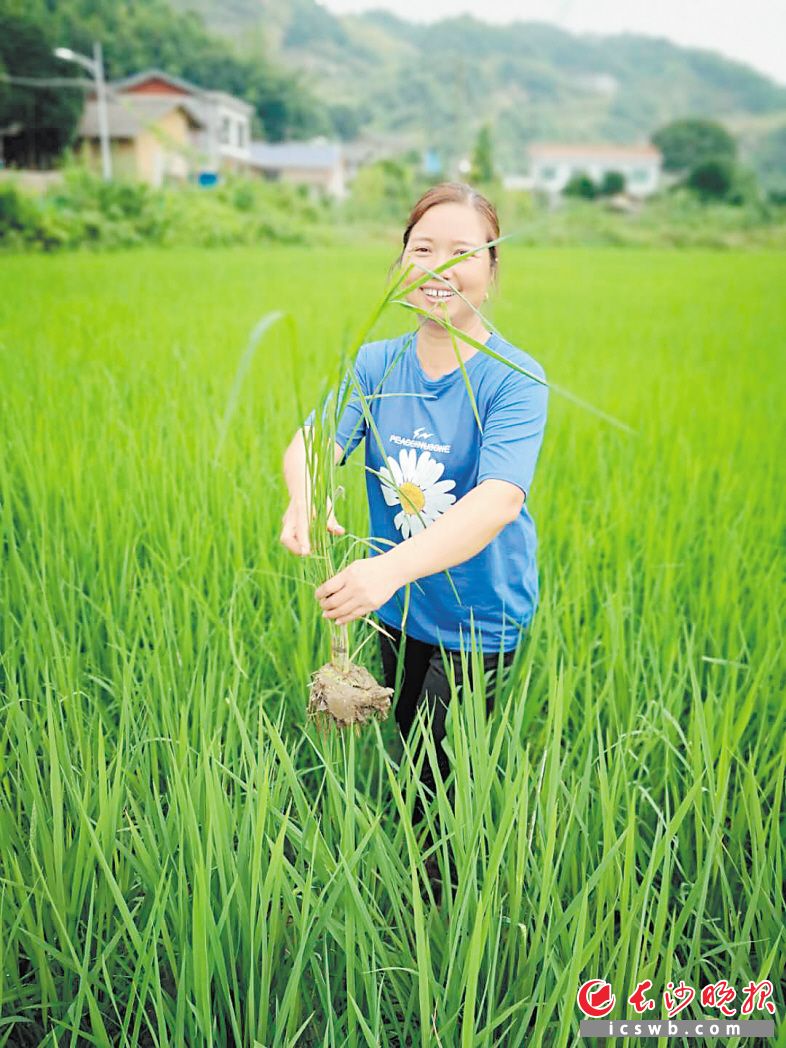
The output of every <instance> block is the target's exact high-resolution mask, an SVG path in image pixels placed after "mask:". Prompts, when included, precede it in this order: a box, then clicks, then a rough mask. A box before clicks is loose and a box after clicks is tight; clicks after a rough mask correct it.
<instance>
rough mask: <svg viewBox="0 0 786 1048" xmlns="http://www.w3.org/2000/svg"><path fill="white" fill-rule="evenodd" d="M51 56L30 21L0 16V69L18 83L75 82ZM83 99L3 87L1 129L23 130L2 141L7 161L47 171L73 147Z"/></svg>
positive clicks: (72, 92)
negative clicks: (65, 149) (27, 80)
mask: <svg viewBox="0 0 786 1048" xmlns="http://www.w3.org/2000/svg"><path fill="white" fill-rule="evenodd" d="M63 65H64V63H63V62H60V61H58V59H56V58H55V57H54V55H53V54H52V44H51V41H50V40H49V39H48V38H47V35H46V33H45V32H44V30H43V29H42V28H41V27H40V26H39V25H37V24H36V23H35V22H33V21H32V20H31V19H30V18H29V17H28V16H27V15H22V14H12V13H10V12H7V11H0V69H2V70H3V71H5V72H7V73H9V74H11V75H12V76H18V77H31V78H36V79H45V78H49V77H63V76H65V77H74V78H76V76H77V75H78V74H75V73H73V72H72V71H71V70H68V69H65V70H64V69H63ZM72 68H73V67H72ZM83 102H84V95H83V92H82V90H81V89H80V88H78V87H76V86H74V87H72V88H68V87H65V88H64V87H57V86H51V87H47V86H44V85H41V86H38V85H37V86H35V87H34V86H31V85H27V84H13V83H8V82H3V81H0V128H2V127H8V126H9V125H12V124H19V125H21V130H20V132H19V134H18V135H13V136H9V137H8V138H6V139H5V141H4V154H5V161H6V163H9V164H11V165H18V166H22V167H46V166H48V165H49V164H50V163H51V162H52V160H53V159H54V158H55V157H56V156H57V155H58V154H59V153H60V151H61V150H62V149H63V147H64V146H65V145H66V144H67V143H68V142H69V141H70V139H71V137H72V135H73V132H74V129H75V127H76V124H77V121H78V120H79V114H80V113H81V111H82V105H83Z"/></svg>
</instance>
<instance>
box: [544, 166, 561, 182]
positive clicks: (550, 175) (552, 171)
mask: <svg viewBox="0 0 786 1048" xmlns="http://www.w3.org/2000/svg"><path fill="white" fill-rule="evenodd" d="M540 177H541V178H542V179H543V181H544V182H551V181H553V179H555V178H556V177H557V169H556V167H542V168H541V169H540Z"/></svg>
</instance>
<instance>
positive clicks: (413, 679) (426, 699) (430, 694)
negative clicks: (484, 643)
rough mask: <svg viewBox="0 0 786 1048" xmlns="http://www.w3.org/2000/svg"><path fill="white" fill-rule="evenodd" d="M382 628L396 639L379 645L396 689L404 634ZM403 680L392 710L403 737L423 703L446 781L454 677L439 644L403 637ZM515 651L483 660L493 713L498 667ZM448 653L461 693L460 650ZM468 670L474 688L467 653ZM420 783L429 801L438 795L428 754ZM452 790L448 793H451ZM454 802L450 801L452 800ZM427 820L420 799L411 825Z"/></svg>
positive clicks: (387, 674) (390, 684)
mask: <svg viewBox="0 0 786 1048" xmlns="http://www.w3.org/2000/svg"><path fill="white" fill-rule="evenodd" d="M381 625H382V627H383V629H385V630H387V632H388V633H390V634H391V636H392V637H393V638H394V639H393V640H392V641H391V640H389V639H388V638H387V637H386V636H385V635H384V634H382V633H380V634H379V640H380V649H381V654H382V666H383V669H384V673H385V686H386V687H388V688H395V687H396V664H397V660H398V653H399V650H400V649H401V647H402V634H401V632H400V630H397V629H395V628H394V627H393V626H388V625H387V624H386V623H381ZM403 649H404V650H403V655H402V659H403V678H402V680H401V684H400V687H399V689H398V691H397V693H396V695H395V696H394V701H395V707H394V713H395V717H396V723H397V724H398V727H399V731H400V732H401V735H402V738H404V739H406V738H407V737H408V735H409V732H410V729H411V727H412V725H413V723H414V721H415V711H416V710H417V709H418V707H420V706H421V705H425V707H426V712H427V714H428V718H429V720H430V724H431V737H432V739H433V740H434V748H435V750H436V753H437V766H438V770H439V773H440V776H441V778H442V779H445V778H447V775H448V772H449V770H450V767H449V761H448V756H447V754H446V753H445V751H444V750H443V748H442V740H443V739H444V738H445V735H446V727H445V720H446V718H447V713H448V704H449V702H450V677H449V676H448V672H447V669H446V663H445V661H444V659H443V655H442V651H441V650H440V648H439V645H433V644H425V643H424V642H423V641H419V640H415V639H414V638H413V637H409V636H406V635H404V638H403ZM516 650H517V649H515V648H514V649H513V650H511V651H506V652H503V653H502V654H501V655H500V654H499V653H497V654H494V655H484V656H483V664H484V671H485V674H486V680H487V684H486V714H487V715H488V714H490V713H491V710H492V708H493V705H494V685H495V681H496V678H497V674H498V673H499V670H500V669H501V668H502V667H503V666H504V667H507V666H510V664H511V663H512V662H513V659H514V658H515V656H516ZM445 655H446V656H447V658H449V659H450V660H451V662H452V664H453V674H454V678H455V681H456V686H457V689H458V694H459V695H460V694H461V691H460V689H461V686H462V685H463V683H464V678H463V670H462V665H461V652H459V651H449V650H446V651H445ZM465 658H466V661H467V670H468V681H467V683H468V684H469V685H470V687H471V686H472V664H471V659H470V658H469V656H468V655H466V654H465ZM419 757H420V754H419V753H418V752H417V751H416V752H415V753H414V758H415V760H416V761H417V760H418V759H419ZM420 781H421V783H422V784H423V786H424V788H425V790H426V793H427V796H428V797H429V799H430V798H431V796H433V794H434V793H435V788H434V787H435V783H434V775H433V773H432V770H431V764H430V762H429V759H428V755H427V754H424V755H423V765H422V768H421V773H420ZM451 794H452V791H449V796H450V795H451ZM451 803H452V801H451ZM422 818H423V806H422V803H421V801H420V798H419V797H418V798H417V799H416V801H415V808H414V811H413V813H412V820H413V823H415V824H417V823H418V822H420V820H421V819H422Z"/></svg>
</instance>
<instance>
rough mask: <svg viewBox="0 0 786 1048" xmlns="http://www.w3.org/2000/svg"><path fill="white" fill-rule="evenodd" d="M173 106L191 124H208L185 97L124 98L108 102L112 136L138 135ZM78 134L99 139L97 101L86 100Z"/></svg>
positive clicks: (108, 119)
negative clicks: (183, 114)
mask: <svg viewBox="0 0 786 1048" xmlns="http://www.w3.org/2000/svg"><path fill="white" fill-rule="evenodd" d="M173 109H180V110H182V111H183V112H184V113H185V114H186V116H187V118H188V121H189V123H190V124H191V126H192V127H195V128H203V127H205V123H204V121H203V120H202V118H201V117H200V116H199V114H198V113H197V112H196V111H195V109H194V107H193V105H192V103H191V102H190V101H189V100H188V99H186V98H177V97H175V96H172V97H171V98H149V97H148V98H145V97H144V96H141V97H139V98H123V100H122V101H114V100H113V101H110V102H108V103H107V122H108V124H109V137H110V138H136V137H137V135H138V134H139V133H140V132H141V131H143V130H144V129H145V128H146V127H148V126H149V125H150V124H154V123H155V122H156V121H157V120H160V119H161V118H162V117H164V116H166V115H167V113H169V112H171V111H172V110H173ZM78 134H79V135H80V137H81V138H98V137H99V135H100V128H99V123H98V103H97V102H96V101H94V100H88V101H87V102H85V108H84V109H83V111H82V117H81V119H80V121H79V130H78Z"/></svg>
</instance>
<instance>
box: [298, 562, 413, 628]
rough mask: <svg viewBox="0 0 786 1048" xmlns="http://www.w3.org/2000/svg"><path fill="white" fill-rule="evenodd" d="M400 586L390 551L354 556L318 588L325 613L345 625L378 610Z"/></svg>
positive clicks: (329, 617)
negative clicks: (363, 556)
mask: <svg viewBox="0 0 786 1048" xmlns="http://www.w3.org/2000/svg"><path fill="white" fill-rule="evenodd" d="M400 586H401V580H400V578H399V574H398V571H397V570H396V569H395V567H394V566H393V565H392V564H391V562H390V561H389V560H388V559H387V554H384V553H383V554H381V555H380V556H377V557H366V558H365V559H362V560H353V561H352V563H351V564H349V565H347V567H346V568H344V569H343V571H339V572H338V574H337V575H334V576H333V577H332V578H331V579H328V580H327V582H323V583H322V585H321V586H319V587H318V588H317V590H316V592H315V596H316V598H317V600H318V601H319V603H320V604H321V605H322V609H323V617H324V618H327V619H334V620H335V622H336V623H337V624H338V625H339V626H343V625H344V624H345V623H347V622H352V620H353V619H361V618H363V616H364V615H368V613H369V612H371V611H376V609H377V608H379V607H380V606H381V605H382V604H384V603H385V601H386V600H390V598H391V597H392V596H393V594H394V593H395V592H396V590H397V589H399V587H400Z"/></svg>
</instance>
